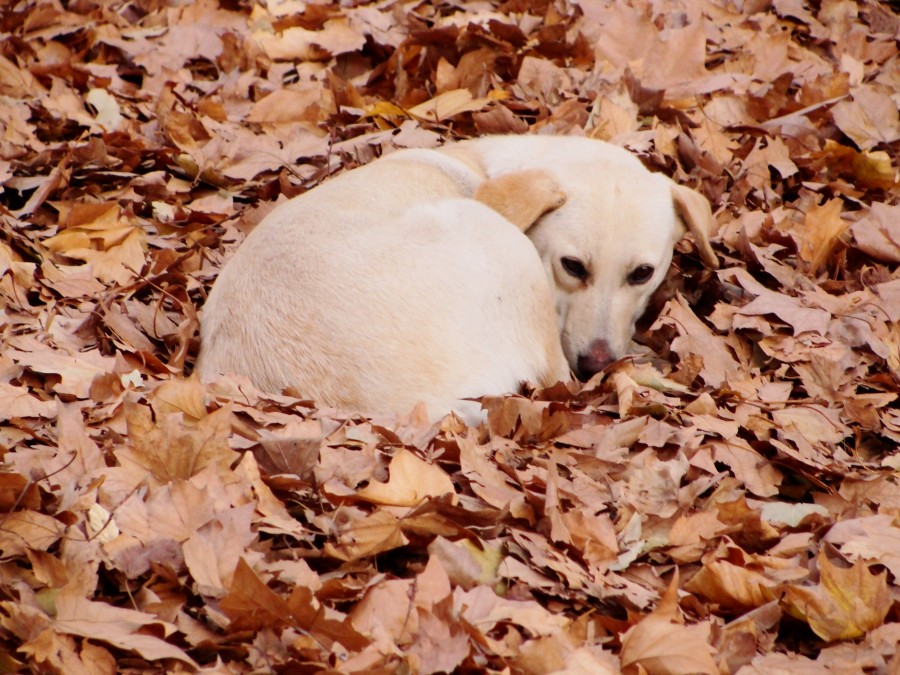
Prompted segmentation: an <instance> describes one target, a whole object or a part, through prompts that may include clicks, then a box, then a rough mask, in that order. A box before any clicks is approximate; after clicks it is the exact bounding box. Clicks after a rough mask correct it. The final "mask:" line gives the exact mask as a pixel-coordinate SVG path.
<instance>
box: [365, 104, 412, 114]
mask: <svg viewBox="0 0 900 675" xmlns="http://www.w3.org/2000/svg"><path fill="white" fill-rule="evenodd" d="M363 117H408V115H407V114H406V111H405V110H404V109H403V108H401V107H400V106H398V105H394V104H393V103H389V102H388V101H379V102H378V103H373V104H372V105H367V106H366V108H365V110H364V111H363Z"/></svg>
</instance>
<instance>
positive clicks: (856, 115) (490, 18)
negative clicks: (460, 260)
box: [0, 0, 900, 675]
mask: <svg viewBox="0 0 900 675" xmlns="http://www.w3.org/2000/svg"><path fill="white" fill-rule="evenodd" d="M898 40H900V17H898V14H897V6H896V4H895V3H883V2H874V1H872V0H863V1H861V2H846V1H838V0H835V1H827V2H821V3H820V2H803V1H802V0H677V1H676V0H631V1H630V2H613V1H611V0H577V1H575V0H571V1H570V0H534V1H533V2H526V1H525V0H508V1H501V0H495V1H489V2H485V1H476V0H472V1H463V0H459V1H456V0H446V1H443V2H435V3H429V2H418V1H416V0H412V1H406V2H403V1H398V0H376V1H374V2H364V1H353V0H351V1H347V2H341V3H336V2H335V3H314V2H302V1H300V0H278V1H276V0H270V1H269V2H262V1H261V0H259V1H256V2H253V1H250V0H231V1H229V0H221V2H215V1H213V0H200V1H198V2H194V3H185V2H181V3H179V2H174V1H173V2H170V3H167V2H164V1H162V0H133V1H124V0H113V1H106V0H71V1H69V2H59V1H57V0H20V1H18V2H11V3H3V7H2V8H0V132H2V133H0V306H2V307H3V314H2V316H0V346H2V350H0V453H2V454H0V672H20V671H27V672H34V673H38V672H40V673H48V672H57V673H65V674H66V675H73V674H75V675H77V674H80V673H85V674H88V673H90V674H95V673H116V672H119V673H145V672H163V671H166V672H209V673H213V672H217V673H250V672H254V673H268V672H277V673H305V672H310V673H312V672H322V671H332V672H342V673H362V672H365V673H393V672H399V673H436V672H462V673H476V672H496V673H504V672H505V673H552V672H567V673H616V672H625V673H673V674H674V673H731V672H739V673H742V674H744V675H749V674H751V673H760V674H762V673H773V674H774V673H791V674H792V675H796V674H798V673H800V674H802V673H823V672H833V673H897V672H900V655H898V643H900V587H898V584H900V527H898V525H900V485H898V469H900V453H898V452H897V449H898V446H900V407H898V402H897V396H898V391H900V183H898V152H900V117H898V105H900V56H898ZM486 133H545V134H546V133H554V134H575V135H587V136H591V137H594V138H600V139H604V140H608V141H611V142H612V143H615V144H618V145H622V146H625V147H627V148H628V149H630V150H632V151H633V152H634V153H636V154H637V155H638V156H640V158H641V159H642V160H643V161H644V162H645V164H646V165H647V166H648V167H650V168H652V169H654V170H658V171H662V172H664V173H666V174H667V175H669V176H671V177H673V178H674V179H675V180H676V181H677V182H679V183H683V184H685V185H689V186H691V187H694V188H696V189H698V190H700V191H701V192H702V193H703V194H704V195H705V196H706V197H708V198H709V200H710V202H711V203H712V204H713V207H714V210H715V213H716V219H717V223H718V225H719V234H718V236H717V237H716V238H715V240H714V245H715V248H716V251H717V254H718V255H719V257H720V261H721V269H719V270H717V271H712V270H709V269H706V268H705V267H704V266H703V265H702V264H701V262H700V261H699V258H698V256H697V254H696V251H695V249H694V247H693V245H692V244H691V243H690V241H689V240H686V241H684V242H682V243H681V244H679V247H678V250H677V251H676V254H675V260H674V264H673V266H672V269H671V271H670V273H669V275H668V277H667V280H666V282H665V283H664V284H663V286H662V287H661V288H660V290H659V292H658V293H657V296H656V298H655V301H654V302H653V304H652V310H651V313H650V316H648V317H647V318H646V320H644V321H642V322H641V324H640V334H639V340H640V341H641V342H642V343H644V344H645V345H646V346H647V347H648V348H649V349H650V350H652V351H653V352H654V354H655V358H654V359H653V360H652V361H644V362H641V361H635V360H630V359H626V360H623V361H621V362H619V363H617V364H616V365H615V366H614V367H611V368H609V369H607V370H606V371H605V372H604V373H602V374H599V375H597V376H595V377H594V378H593V379H592V380H591V381H590V382H588V383H586V384H584V385H578V384H570V385H568V386H567V385H558V386H556V387H553V388H551V389H549V390H546V391H536V392H533V393H532V394H531V395H530V396H510V397H505V398H499V399H492V400H485V401H484V405H485V407H486V408H487V410H488V416H487V421H486V422H485V423H483V424H482V425H481V426H479V427H478V428H467V427H466V426H465V425H463V424H462V423H461V422H459V420H457V419H455V418H454V417H448V418H446V419H445V420H443V422H441V423H440V424H437V425H435V426H430V425H429V424H428V423H427V421H426V420H425V419H424V417H423V414H422V411H421V410H418V409H417V410H413V411H409V413H408V414H406V415H404V416H402V417H399V418H393V419H376V420H369V419H366V418H364V417H361V416H359V415H351V414H342V413H339V412H338V411H335V410H329V409H319V408H317V406H316V404H315V402H313V401H309V400H306V399H304V397H303V392H296V391H287V392H281V393H280V394H278V395H275V394H272V393H265V392H259V391H255V390H254V389H253V388H252V387H250V386H249V385H247V383H236V382H231V383H230V385H231V386H230V385H229V381H228V380H227V379H226V380H224V381H223V382H220V383H218V384H215V385H209V386H205V385H202V384H200V383H199V382H198V381H196V379H195V378H190V377H189V375H190V373H191V370H192V367H193V363H194V361H195V358H196V355H197V351H198V346H199V339H198V316H199V313H200V312H201V311H202V306H203V302H204V299H205V298H206V296H207V293H208V291H209V289H210V287H211V285H212V284H213V282H214V280H215V278H216V275H217V273H218V271H219V270H220V269H221V266H222V264H223V263H224V262H225V261H226V260H227V258H228V256H229V254H230V253H231V252H232V251H233V250H235V248H236V247H237V246H238V245H239V244H240V242H241V241H242V240H243V238H244V237H245V236H246V234H247V233H248V232H249V231H250V230H251V229H252V228H253V226H254V225H255V224H256V223H257V222H258V221H259V220H260V219H261V218H262V217H263V216H264V215H265V214H266V213H267V212H268V211H269V210H270V209H271V208H272V206H273V205H274V204H276V203H278V202H279V201H281V200H284V199H285V198H289V197H292V196H294V195H297V194H300V193H302V192H303V191H305V190H308V189H310V188H312V187H314V186H315V185H316V184H318V183H319V182H321V181H323V180H326V179H327V178H328V177H329V176H330V175H333V174H335V173H337V172H340V171H343V170H346V169H348V168H352V167H354V166H358V165H360V164H364V163H366V162H368V161H370V160H372V159H374V158H376V157H378V156H380V155H381V154H384V153H387V152H390V151H392V150H393V149H395V148H400V147H436V146H438V145H440V144H441V143H443V142H446V141H448V140H453V139H460V138H468V137H472V136H476V135H480V134H486ZM237 387H240V395H239V396H237V397H235V396H232V395H230V394H229V392H232V391H236V388H237Z"/></svg>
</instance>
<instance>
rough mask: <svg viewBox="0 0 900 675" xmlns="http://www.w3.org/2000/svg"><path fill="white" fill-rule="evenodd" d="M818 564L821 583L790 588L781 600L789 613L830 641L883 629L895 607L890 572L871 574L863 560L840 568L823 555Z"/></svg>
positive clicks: (818, 559)
mask: <svg viewBox="0 0 900 675" xmlns="http://www.w3.org/2000/svg"><path fill="white" fill-rule="evenodd" d="M817 561H818V569H819V574H820V577H821V580H820V583H819V584H818V585H816V586H814V587H805V586H796V585H791V586H788V587H787V589H786V590H785V594H784V596H783V599H782V602H783V603H784V604H785V607H786V609H787V611H788V612H790V613H791V614H792V615H793V616H795V617H797V618H798V619H801V620H803V621H806V622H807V623H808V624H809V627H810V628H812V629H813V631H815V633H816V635H818V636H819V637H821V638H822V639H823V640H826V641H828V642H831V641H834V640H852V639H854V638H858V637H860V636H862V635H865V634H866V633H867V632H868V631H870V630H872V629H873V628H877V627H878V626H880V625H881V624H882V622H883V621H884V618H885V616H886V615H887V613H888V610H890V608H891V604H892V600H891V597H890V594H889V593H888V586H887V572H881V573H880V574H872V573H871V572H870V571H869V567H868V565H866V564H865V562H863V561H862V560H858V561H857V562H856V563H854V565H853V567H851V568H849V569H845V568H841V567H838V566H837V565H835V564H834V563H832V562H831V561H829V560H828V558H827V557H826V556H825V555H824V554H822V553H820V554H819V556H818V558H817Z"/></svg>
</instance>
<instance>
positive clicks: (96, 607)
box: [53, 589, 197, 667]
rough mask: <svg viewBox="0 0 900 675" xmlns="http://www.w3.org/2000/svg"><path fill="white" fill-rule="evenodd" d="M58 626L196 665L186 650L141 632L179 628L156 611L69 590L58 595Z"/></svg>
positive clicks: (156, 656) (153, 657) (147, 654)
mask: <svg viewBox="0 0 900 675" xmlns="http://www.w3.org/2000/svg"><path fill="white" fill-rule="evenodd" d="M55 608H56V617H55V620H54V622H53V624H54V627H55V629H56V630H58V631H59V632H61V633H67V634H69V635H80V636H82V637H86V638H90V639H93V640H99V641H101V642H106V643H108V644H111V645H113V646H115V647H118V648H120V649H124V650H126V651H134V652H137V653H138V654H140V655H141V656H143V657H144V658H145V659H148V660H151V661H157V660H160V659H176V660H178V661H182V662H183V663H187V664H188V665H191V666H194V667H196V665H197V664H196V663H194V660H193V659H191V658H190V657H189V656H188V655H187V654H185V653H184V651H183V650H181V649H179V648H178V647H176V646H175V645H172V644H169V643H168V642H166V641H164V640H161V639H160V638H158V637H155V636H153V635H148V634H145V633H141V632H138V631H139V630H140V629H142V628H144V627H145V626H159V627H161V628H162V629H163V630H164V631H165V634H166V635H169V634H171V633H172V632H174V630H175V627H174V626H172V625H170V624H166V623H165V622H163V621H160V620H159V619H158V618H157V617H155V616H153V615H152V614H147V613H145V612H138V611H135V610H133V609H125V608H121V607H113V606H112V605H109V604H107V603H105V602H92V601H90V600H86V599H85V598H82V597H80V596H79V595H77V594H76V593H75V592H73V591H70V590H68V589H63V590H61V591H60V592H59V593H58V594H57V595H56V598H55Z"/></svg>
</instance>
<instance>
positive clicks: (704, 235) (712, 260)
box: [672, 182, 719, 270]
mask: <svg viewBox="0 0 900 675" xmlns="http://www.w3.org/2000/svg"><path fill="white" fill-rule="evenodd" d="M672 199H673V200H674V202H675V210H676V211H677V212H678V215H679V216H680V217H681V219H682V220H683V221H684V224H685V225H686V226H687V229H688V230H689V231H690V233H691V234H692V235H694V239H695V240H696V242H697V250H698V251H699V252H700V257H701V258H702V259H703V262H705V263H706V265H707V267H709V268H710V269H714V270H715V269H718V268H719V259H718V258H717V257H716V252H715V251H713V248H712V246H710V244H709V238H710V237H711V236H712V235H714V234H715V233H716V230H717V225H716V221H715V219H714V218H713V215H712V210H711V209H710V207H709V202H708V201H707V200H706V197H704V196H703V195H701V194H700V193H699V192H696V191H695V190H692V189H691V188H689V187H685V186H684V185H678V184H677V183H674V182H673V183H672Z"/></svg>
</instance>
